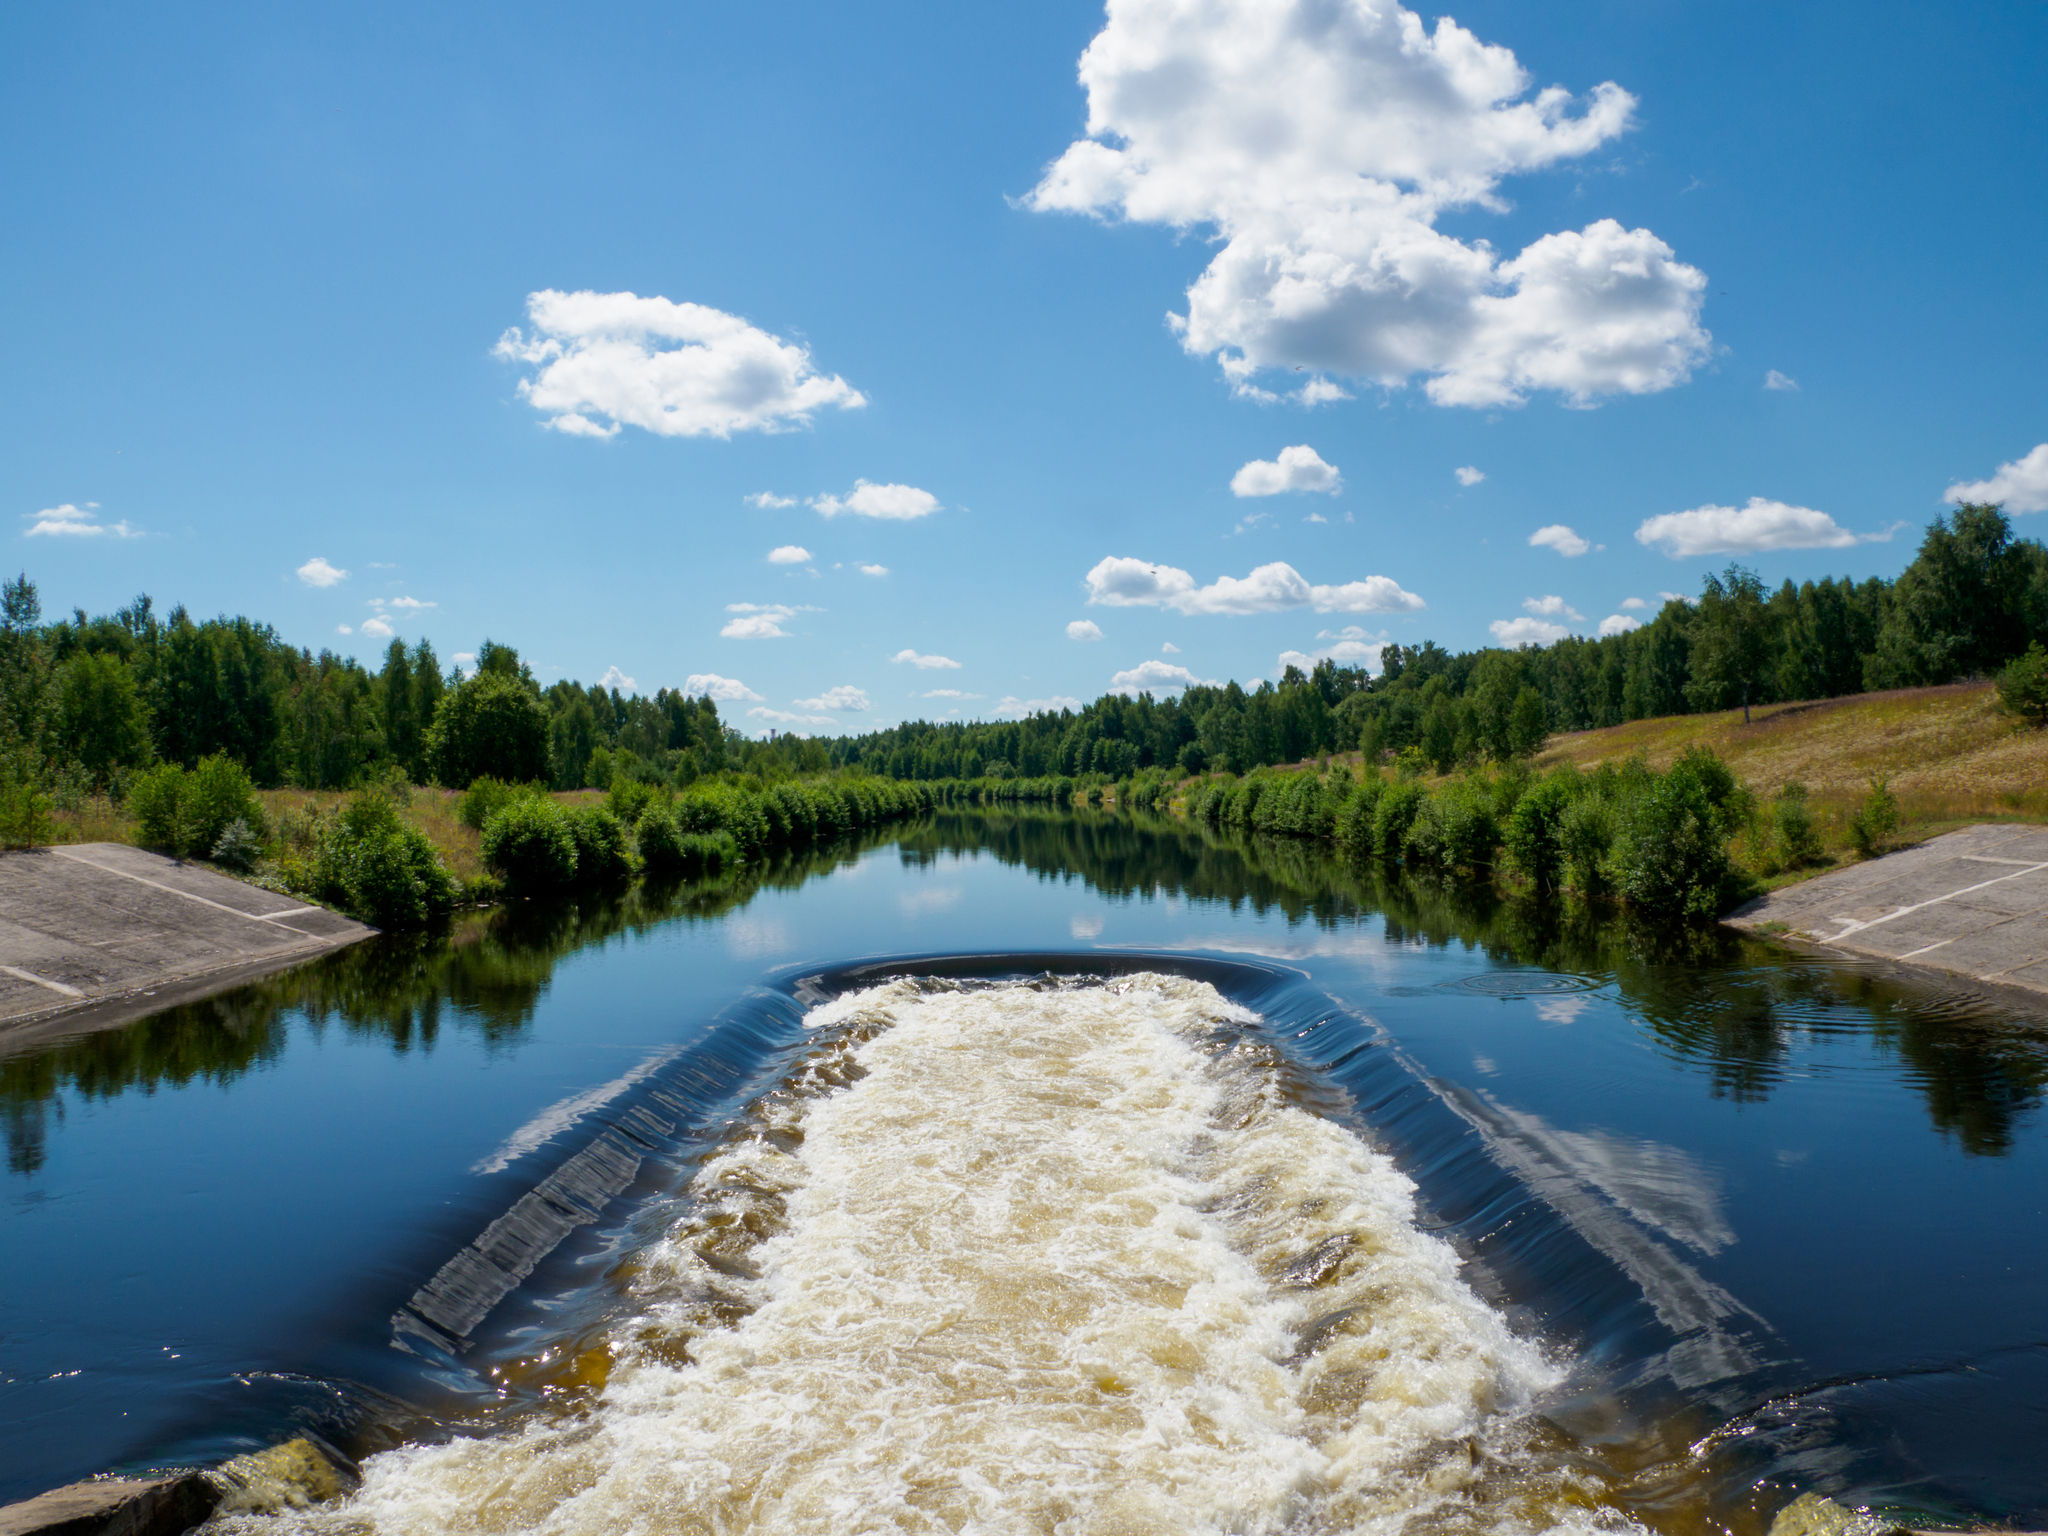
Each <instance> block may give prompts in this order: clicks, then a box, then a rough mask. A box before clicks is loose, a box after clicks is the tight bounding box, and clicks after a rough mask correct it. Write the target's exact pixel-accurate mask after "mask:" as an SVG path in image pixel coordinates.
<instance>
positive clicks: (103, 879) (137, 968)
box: [0, 843, 376, 1055]
mask: <svg viewBox="0 0 2048 1536" xmlns="http://www.w3.org/2000/svg"><path fill="white" fill-rule="evenodd" d="M375 931H376V930H375V929H372V928H366V927H364V926H363V925H362V924H361V923H357V922H352V921H350V920H349V919H348V918H345V917H343V916H341V915H340V914H339V913H336V912H330V911H328V910H327V909H326V908H325V907H316V906H310V905H308V904H307V903H305V902H301V901H296V900H294V899H293V898H291V897H289V896H280V895H278V894H277V893H276V892H274V891H265V890H260V889H258V888H257V887H255V886H252V885H244V884H243V883H242V882H241V881H239V880H231V879H229V878H228V877H226V876H225V875H219V874H215V873H214V872H213V871H211V870H208V869H202V868H200V867H199V866H197V865H193V864H181V863H179V862H178V861H177V860H175V859H168V858H165V857H163V856H162V855H161V854H154V853H145V852H144V851H143V850H142V849H140V848H129V847H126V846H124V845H121V844H118V843H82V844H77V845H75V846H68V847H60V848H37V849H33V850H30V851H27V852H15V853H6V854H0V1055H5V1054H9V1053H11V1052H12V1051H14V1050H16V1049H19V1048H21V1047H22V1046H23V1045H25V1044H28V1043H31V1042H33V1041H36V1040H42V1039H47V1038H50V1037H51V1036H53V1035H58V1034H69V1033H73V1032H76V1031H78V1030H83V1029H97V1028H107V1027H111V1026H112V1025H115V1024H122V1023H126V1022H128V1021H129V1020H131V1019H136V1018H140V1017H142V1016H143V1015H144V1014H147V1013H153V1012H155V1011H156V1010H157V1009H159V1008H164V1007H168V1006H170V1004H171V1003H173V1002H180V1001H186V1000H189V999H191V998H193V997H200V996H204V995H206V994H207V993H208V992H213V991H218V990H220V989H221V988H224V987H228V986H234V985H237V984H239V983H241V982H243V981H247V980H250V979H252V978H254V977H256V976H260V975H263V974H265V973H267V972H270V971H275V970H280V969H282V968H284V967H285V966H288V965H295V964H297V963H298V962H300V961H302V960H306V959H309V958H311V957H312V956H314V955H319V954H324V953H326V952H327V951H328V950H331V949H337V948H340V947H341V946H342V945H345V944H353V943H355V942H356V941H357V940H358V939H364V938H368V937H369V936H370V935H371V934H372V933H374V932H375Z"/></svg>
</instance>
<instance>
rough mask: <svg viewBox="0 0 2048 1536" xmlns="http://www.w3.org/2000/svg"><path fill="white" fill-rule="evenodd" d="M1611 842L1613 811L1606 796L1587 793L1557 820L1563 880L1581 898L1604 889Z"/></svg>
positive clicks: (1558, 848) (1558, 851) (1566, 808)
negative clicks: (1563, 873) (1566, 880)
mask: <svg viewBox="0 0 2048 1536" xmlns="http://www.w3.org/2000/svg"><path fill="white" fill-rule="evenodd" d="M1613 843H1614V809H1613V806H1612V805H1611V804H1610V803H1609V801H1608V799H1607V798H1606V796H1604V795H1601V794H1599V793H1598V792H1597V791H1593V790H1588V791H1587V792H1586V793H1583V794H1581V795H1580V796H1579V797H1578V798H1577V799H1575V800H1573V801H1572V802H1571V804H1569V805H1567V806H1566V807H1565V808H1564V811H1563V812H1562V813H1561V814H1560V815H1559V816H1558V819H1557V853H1558V858H1559V860H1560V861H1561V862H1562V863H1563V866H1564V872H1565V877H1566V878H1567V879H1568V880H1569V881H1570V882H1571V887H1572V889H1573V890H1575V891H1577V892H1578V893H1579V894H1580V895H1582V896H1597V895H1599V894H1600V892H1602V891H1604V890H1605V889H1607V852H1608V849H1609V848H1611V847H1612V846H1613Z"/></svg>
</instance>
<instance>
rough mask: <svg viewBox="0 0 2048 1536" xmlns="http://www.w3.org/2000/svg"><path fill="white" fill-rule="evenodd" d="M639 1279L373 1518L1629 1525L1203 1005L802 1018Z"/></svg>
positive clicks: (401, 1465)
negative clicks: (504, 1422) (592, 1373)
mask: <svg viewBox="0 0 2048 1536" xmlns="http://www.w3.org/2000/svg"><path fill="white" fill-rule="evenodd" d="M807 1023H808V1028H809V1031H810V1040H811V1049H810V1051H809V1053H808V1055H807V1057H806V1058H805V1062H804V1065H803V1067H802V1068H801V1069H800V1070H799V1071H798V1072H797V1073H796V1074H795V1075H794V1076H793V1077H792V1078H791V1079H789V1080H788V1082H786V1083H785V1084H784V1086H783V1087H781V1088H780V1089H778V1090H777V1091H775V1092H773V1093H771V1094H769V1095H768V1096H767V1097H765V1098H764V1099H763V1100H761V1101H760V1102H758V1103H756V1104H755V1105H754V1106H752V1107H751V1109H750V1110H749V1112H748V1113H747V1115H746V1116H745V1117H743V1119H742V1121H741V1122H740V1123H739V1124H738V1125H737V1126H736V1127H735V1129H734V1132H733V1134H732V1135H731V1136H730V1137H729V1138H728V1139H727V1141H726V1142H725V1144H724V1145H723V1146H722V1147H721V1149H720V1150H719V1151H718V1153H717V1154H716V1155H715V1156H713V1157H712V1158H711V1159H710V1160H709V1161H708V1162H707V1163H706V1164H705V1165H704V1167H703V1169H702V1171H701V1173H700V1174H699V1176H698V1178H697V1179H696V1181H695V1184H694V1187H693V1189H692V1190H691V1192H690V1200H689V1203H688V1214H687V1215H686V1216H684V1217H683V1218H681V1219H680V1220H679V1221H678V1223H677V1225H676V1226H675V1228H674V1229H673V1230H672V1231H671V1232H670V1233H669V1234H668V1236H667V1237H666V1238H665V1239H664V1240H663V1241H662V1242H661V1243H659V1244H658V1245H657V1246H656V1247H655V1248H654V1249H653V1251H652V1252H650V1253H648V1254H646V1255H644V1256H643V1258H642V1262H641V1264H640V1266H639V1268H638V1270H637V1272H636V1273H635V1275H634V1277H633V1278H632V1280H631V1282H630V1290H631V1294H630V1297H629V1301H628V1305H627V1307H626V1308H625V1311H624V1314H623V1315H622V1317H621V1319H620V1320H619V1321H618V1322H617V1323H616V1325H615V1326H614V1328H613V1331H612V1333H611V1336H610V1338H609V1340H608V1342H607V1344H606V1346H605V1347H606V1349H607V1351H608V1353H609V1356H610V1360H609V1365H608V1370H607V1371H606V1372H605V1376H604V1382H603V1386H602V1388H601V1389H600V1390H597V1391H595V1392H593V1393H592V1394H591V1395H589V1397H588V1398H587V1399H586V1400H585V1401H584V1402H582V1403H581V1404H580V1405H578V1406H576V1407H575V1408H574V1409H573V1410H571V1411H567V1412H562V1413H556V1414H553V1415H545V1416H539V1417H536V1418H534V1419H533V1420H531V1421H530V1422H528V1423H527V1424H526V1425H524V1426H523V1427H520V1428H516V1429H513V1430H510V1431H508V1432H505V1433H501V1434H497V1435H491V1436H484V1437H480V1438H475V1439H467V1440H460V1441H456V1442H453V1443H449V1444H442V1445H436V1446H426V1447H416V1448H411V1449H405V1450H400V1451H394V1452H390V1453H386V1454H384V1455H382V1456H379V1457H376V1458H374V1459H373V1460H372V1461H371V1462H370V1463H369V1464H368V1465H367V1467H366V1468H365V1472H366V1477H365V1482H364V1486H363V1489H362V1491H361V1492H360V1494H359V1495H357V1496H356V1497H355V1498H354V1499H353V1500H352V1501H351V1502H350V1503H349V1504H348V1505H347V1506H346V1507H345V1508H343V1509H341V1510H339V1511H336V1512H333V1513H330V1514H326V1515H322V1516H317V1517H301V1518H311V1519H312V1520H313V1521H314V1523H316V1524H320V1525H330V1526H331V1525H337V1524H340V1525H345V1526H347V1527H348V1528H351V1529H364V1528H368V1529H372V1530H375V1531H379V1532H428V1531H436V1532H438V1531H491V1532H496V1531H521V1530H538V1531H550V1532H565V1533H566V1532H592V1533H595V1532H605V1533H617V1532H633V1531H663V1532H698V1531H702V1532H743V1531H763V1532H768V1531H775V1532H783V1531H787V1532H812V1531H815V1532H832V1533H845V1532H857V1531H976V1532H1026V1531H1043V1532H1062V1533H1077V1536H1078V1533H1109V1532H1118V1533H1123V1532H1133V1533H1135V1532H1154V1531H1157V1532H1209V1531H1215V1532H1246V1533H1249V1532H1268V1531H1270V1532H1280V1531H1303V1532H1309V1531H1325V1530H1330V1531H1349V1530H1374V1531H1386V1532H1392V1531H1395V1530H1409V1531H1475V1532H1477V1531H1486V1532H1503V1531H1524V1530H1540V1529H1546V1528H1551V1527H1556V1526H1572V1527H1577V1528H1580V1529H1586V1528H1590V1527H1592V1526H1593V1525H1595V1524H1603V1523H1609V1522H1608V1519H1607V1518H1606V1517H1602V1516H1600V1515H1599V1514H1598V1513H1597V1512H1596V1511H1595V1510H1594V1509H1593V1508H1591V1507H1589V1506H1590V1505H1591V1503H1592V1500H1591V1499H1590V1498H1589V1496H1588V1495H1589V1493H1590V1490H1588V1489H1582V1488H1580V1487H1578V1486H1577V1485H1576V1484H1575V1483H1574V1481H1573V1478H1572V1475H1571V1473H1570V1472H1569V1471H1568V1470H1567V1468H1568V1465H1569V1460H1568V1458H1567V1457H1566V1456H1565V1455H1563V1454H1562V1453H1561V1452H1562V1448H1560V1447H1554V1446H1551V1445H1550V1444H1549V1443H1548V1442H1547V1441H1546V1440H1545V1438H1544V1433H1543V1431H1542V1430H1541V1428H1540V1424H1541V1421H1540V1420H1539V1419H1537V1418H1536V1417H1535V1416H1534V1415H1532V1414H1530V1413H1529V1412H1528V1410H1529V1407H1530V1405H1531V1403H1532V1402H1533V1401H1535V1400H1536V1399H1537V1398H1538V1397H1539V1396H1540V1394H1541V1393H1542V1392H1544V1390H1545V1389H1546V1388H1548V1387H1550V1386H1552V1385H1554V1384H1555V1382H1556V1380H1557V1378H1558V1375H1559V1369H1558V1366H1557V1365H1556V1364H1555V1362H1552V1361H1549V1360H1546V1358H1545V1357H1544V1355H1543V1354H1542V1352H1541V1351H1539V1350H1538V1349H1537V1348H1536V1347H1535V1346H1534V1345H1532V1344H1531V1343H1529V1342H1527V1341H1526V1340H1523V1339H1519V1338H1517V1337H1516V1336H1515V1335H1514V1334H1513V1333H1512V1332H1511V1331H1510V1330H1509V1329H1508V1327H1507V1326H1506V1324H1505V1323H1504V1321H1503V1320H1502V1318H1501V1317H1500V1316H1499V1315H1498V1314H1497V1313H1496V1312H1494V1311H1493V1310H1492V1309H1490V1308H1489V1307H1488V1306H1487V1305H1486V1304H1485V1303H1484V1302H1483V1301H1482V1300H1481V1299H1480V1298H1479V1297H1477V1296H1476V1295H1475V1294H1474V1293H1473V1292H1472V1291H1471V1289H1470V1288H1469V1287H1468V1286H1467V1285H1466V1283H1465V1281H1464V1280H1463V1279H1462V1278H1461V1276H1460V1270H1459V1263H1458V1259H1457V1257H1456V1255H1455V1254H1454V1252H1453V1251H1452V1250H1451V1248H1450V1247H1449V1246H1448V1245H1447V1244H1445V1243H1444V1242H1443V1241H1441V1240H1440V1239H1438V1238H1437V1237H1435V1236H1433V1235H1431V1234H1430V1233H1429V1232H1428V1231H1426V1230H1424V1229H1423V1228H1422V1227H1421V1226H1419V1225H1418V1222H1417V1219H1416V1213H1415V1207H1414V1191H1413V1188H1412V1186H1411V1185H1410V1183H1409V1182H1408V1180H1407V1179H1406V1178H1405V1177H1404V1176H1403V1175H1402V1174H1401V1173H1399V1172H1398V1171H1397V1170H1396V1169H1395V1168H1393V1167H1392V1165H1391V1164H1390V1163H1389V1162H1388V1161H1387V1160H1386V1159H1385V1158H1384V1157H1383V1156H1381V1155H1380V1154H1378V1153H1377V1152H1375V1151H1374V1150H1372V1149H1371V1148H1370V1147H1369V1146H1368V1145H1367V1144H1366V1143H1365V1142H1363V1141H1362V1140H1361V1139H1360V1138H1359V1137H1358V1136H1357V1135H1356V1134H1354V1133H1353V1132H1352V1131H1350V1130H1348V1129H1346V1128H1345V1126H1344V1125H1343V1124H1341V1123H1339V1120H1338V1119H1333V1118H1331V1117H1329V1116H1327V1115H1324V1114H1319V1113H1314V1112H1311V1110H1310V1109H1309V1108H1306V1107H1303V1106H1304V1092H1303V1085H1302V1084H1301V1083H1300V1082H1299V1081H1298V1080H1296V1079H1295V1078H1294V1077H1293V1076H1292V1075H1291V1073H1290V1069H1289V1067H1288V1064H1287V1063H1286V1061H1285V1060H1284V1059H1283V1058H1282V1057H1281V1056H1280V1055H1279V1054H1278V1053H1277V1052H1275V1051H1274V1050H1273V1048H1272V1047H1271V1046H1270V1045H1268V1044H1266V1043H1265V1042H1264V1040H1263V1039H1262V1037H1261V1034H1260V1032H1259V1029H1258V1027H1257V1021H1256V1020H1255V1019H1254V1018H1253V1017H1252V1016H1251V1015H1250V1014H1247V1013H1246V1012H1244V1011H1243V1010H1242V1009H1240V1008H1238V1007H1236V1006H1235V1005H1233V1004H1231V1003H1229V1002H1227V1001H1225V1000H1224V999H1223V998H1222V997H1221V996H1220V995H1219V994H1218V993H1217V992H1215V991H1214V990H1213V989H1212V988H1210V987H1209V986H1207V985H1205V984H1203V983H1200V982H1195V981H1189V980H1184V979H1180V978H1175V977H1169V976H1158V975H1144V976H1138V977H1133V978H1125V979H1122V980H1119V981H1114V982H1109V983H1101V982H1080V981H1074V982H1060V983H1054V982H1050V981H1045V982H1036V983H1018V982H1012V983H980V984H977V983H964V984H963V983H950V982H949V983H937V982H911V981H898V982H892V983H889V984H886V985H883V986H879V987H875V988H872V989H869V990H866V991H861V992H858V993H854V994H851V995H848V996H845V997H842V998H840V999H838V1000H836V1001H834V1002H831V1003H829V1004H827V1005H824V1006H822V1007H820V1008H818V1009H816V1010H815V1011H814V1012H813V1013H812V1014H811V1016H810V1017H809V1019H808V1021H807Z"/></svg>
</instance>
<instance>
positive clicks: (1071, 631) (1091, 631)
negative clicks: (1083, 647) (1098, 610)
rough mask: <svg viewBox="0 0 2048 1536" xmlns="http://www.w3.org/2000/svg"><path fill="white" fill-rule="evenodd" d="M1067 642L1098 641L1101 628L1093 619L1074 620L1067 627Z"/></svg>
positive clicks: (1100, 635) (1100, 636)
mask: <svg viewBox="0 0 2048 1536" xmlns="http://www.w3.org/2000/svg"><path fill="white" fill-rule="evenodd" d="M1067 638H1068V639H1069V640H1100V639H1101V638H1102V626H1101V625H1100V624H1097V623H1096V622H1095V621H1094V620H1093V619H1076V620H1074V622H1073V623H1071V624H1069V625H1068V626H1067Z"/></svg>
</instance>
